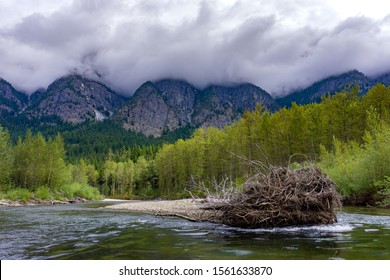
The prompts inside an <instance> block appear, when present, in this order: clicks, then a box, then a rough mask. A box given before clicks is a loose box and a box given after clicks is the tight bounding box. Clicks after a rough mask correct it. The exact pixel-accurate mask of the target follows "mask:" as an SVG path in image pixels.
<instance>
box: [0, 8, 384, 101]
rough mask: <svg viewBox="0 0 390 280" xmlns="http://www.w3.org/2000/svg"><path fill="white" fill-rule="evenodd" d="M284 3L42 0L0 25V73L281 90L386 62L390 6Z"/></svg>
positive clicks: (24, 85) (118, 85) (44, 80)
mask: <svg viewBox="0 0 390 280" xmlns="http://www.w3.org/2000/svg"><path fill="white" fill-rule="evenodd" d="M226 2H228V4H226ZM39 3H44V1H43V0H41V1H39ZM291 3H292V2H291V1H285V0H283V1H248V0H241V1H222V0H221V1H181V0H162V1H141V0H138V1H130V0H129V1H125V0H122V1H119V0H118V1H103V0H78V1H70V2H69V3H67V2H62V4H61V5H60V6H58V9H56V8H55V7H53V6H50V9H49V6H47V7H46V9H44V8H45V6H44V5H43V4H42V5H43V6H42V7H43V8H42V9H41V10H34V9H32V10H31V12H26V11H25V12H24V14H23V16H22V17H20V18H19V19H18V20H11V19H9V20H8V21H7V22H8V23H9V24H8V25H7V26H5V25H3V26H0V54H1V56H0V65H2V67H1V69H0V76H1V77H3V78H4V79H6V80H8V81H10V82H11V83H13V84H14V86H16V87H17V88H19V89H21V90H24V91H27V92H33V91H34V90H36V89H37V88H42V87H47V86H48V84H49V83H51V82H52V81H53V80H54V79H56V78H59V77H61V76H63V75H66V74H69V73H74V72H77V73H81V74H84V75H87V76H89V77H91V78H95V79H98V80H100V81H102V82H105V83H108V84H109V85H110V86H111V87H113V88H114V89H115V90H117V91H119V92H120V93H122V94H125V95H130V94H132V93H133V92H134V91H135V90H136V88H137V87H138V86H140V85H141V84H142V83H143V82H145V81H147V80H158V79H162V78H178V79H185V80H187V81H189V82H190V83H193V84H194V85H196V86H198V87H205V86H207V85H209V84H215V83H217V84H222V83H224V84H225V83H236V82H252V83H254V84H256V85H258V86H260V87H262V88H264V89H266V90H267V91H269V92H271V93H272V94H274V95H280V94H286V93H287V92H289V91H290V90H291V89H294V88H299V87H304V86H307V85H309V84H311V83H313V82H314V81H316V80H318V79H320V78H324V77H326V76H329V75H332V74H336V73H341V72H344V71H347V70H351V69H359V70H361V71H363V72H365V73H366V74H377V73H379V72H381V71H388V70H390V62H387V61H388V60H386V59H384V58H385V57H388V56H389V54H390V46H389V45H390V38H389V37H388V36H387V34H388V31H389V28H390V20H389V18H390V16H387V17H385V18H381V19H374V18H370V17H365V16H363V15H356V16H351V17H349V18H342V19H340V18H338V17H337V13H336V12H335V11H334V9H332V7H330V6H326V5H323V4H320V3H321V2H317V1H308V0H299V1H295V2H294V5H292V4H291ZM0 8H1V6H0Z"/></svg>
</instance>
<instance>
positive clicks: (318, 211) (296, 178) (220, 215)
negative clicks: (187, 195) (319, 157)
mask: <svg viewBox="0 0 390 280" xmlns="http://www.w3.org/2000/svg"><path fill="white" fill-rule="evenodd" d="M340 206H341V202H340V196H339V194H338V193H337V191H336V185H335V184H334V183H333V182H332V181H331V180H330V179H329V178H328V177H327V176H326V175H325V174H324V173H323V172H321V171H320V170H319V169H318V168H316V167H309V168H302V169H298V170H292V169H289V168H284V167H270V168H269V172H268V173H267V174H262V173H259V174H256V175H255V176H253V177H251V178H250V179H249V180H248V181H247V182H245V183H244V185H243V186H242V190H241V191H238V192H231V193H228V194H227V195H225V196H224V197H219V198H210V197H209V198H208V199H206V200H205V204H204V205H203V207H202V209H203V210H207V211H208V213H209V219H210V221H213V222H218V223H222V224H226V225H229V226H234V227H243V228H259V227H281V226H293V225H314V224H331V223H334V222H336V221H337V219H336V209H337V208H338V207H340ZM210 212H211V213H212V214H211V215H210Z"/></svg>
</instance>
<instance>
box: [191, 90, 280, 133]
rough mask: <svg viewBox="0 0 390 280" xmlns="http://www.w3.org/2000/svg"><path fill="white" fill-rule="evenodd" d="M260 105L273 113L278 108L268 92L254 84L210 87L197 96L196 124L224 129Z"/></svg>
mask: <svg viewBox="0 0 390 280" xmlns="http://www.w3.org/2000/svg"><path fill="white" fill-rule="evenodd" d="M258 103H261V104H262V105H263V106H264V107H266V108H268V109H270V110H271V111H273V110H275V109H276V108H277V105H276V103H275V100H274V99H273V98H272V97H271V96H270V95H269V94H268V93H267V92H266V91H264V90H263V89H261V88H259V87H256V86H254V85H252V84H239V85H235V86H230V87H226V86H210V87H208V88H206V89H205V90H203V91H202V92H201V93H200V94H199V95H198V96H197V102H196V105H195V113H194V122H195V123H196V124H198V125H202V126H215V127H218V128H222V127H224V126H226V125H228V124H231V123H232V122H233V121H235V120H237V119H239V118H240V117H241V116H242V114H243V112H244V111H245V110H249V111H253V110H254V109H255V108H256V104H258Z"/></svg>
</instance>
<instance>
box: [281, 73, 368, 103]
mask: <svg viewBox="0 0 390 280" xmlns="http://www.w3.org/2000/svg"><path fill="white" fill-rule="evenodd" d="M374 84H375V81H374V80H372V79H370V78H368V77H367V76H366V75H364V74H363V73H361V72H359V71H357V70H353V71H350V72H347V73H344V74H341V75H337V76H331V77H329V78H326V79H324V80H321V81H319V82H316V83H314V84H313V85H311V86H310V87H308V88H306V89H303V90H298V91H295V92H293V93H291V94H289V95H287V96H285V97H283V98H280V99H278V100H277V102H278V103H279V105H281V106H287V107H289V106H290V105H291V104H292V102H296V103H297V104H298V105H302V104H309V103H313V102H320V101H321V97H322V96H324V95H326V94H334V93H336V92H340V91H342V90H344V89H345V88H346V87H348V86H353V85H358V86H359V87H360V92H361V93H366V92H367V91H368V89H369V88H370V87H372V86H373V85H374Z"/></svg>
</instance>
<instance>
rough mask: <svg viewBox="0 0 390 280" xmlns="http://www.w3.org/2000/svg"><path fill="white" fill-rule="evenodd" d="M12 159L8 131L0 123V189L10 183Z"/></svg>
mask: <svg viewBox="0 0 390 280" xmlns="http://www.w3.org/2000/svg"><path fill="white" fill-rule="evenodd" d="M13 161H14V155H13V149H12V146H11V143H10V141H9V136H8V132H7V131H6V130H5V129H4V128H3V127H2V126H1V125H0V189H1V187H3V186H5V185H8V184H9V183H10V180H11V173H12V166H13Z"/></svg>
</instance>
